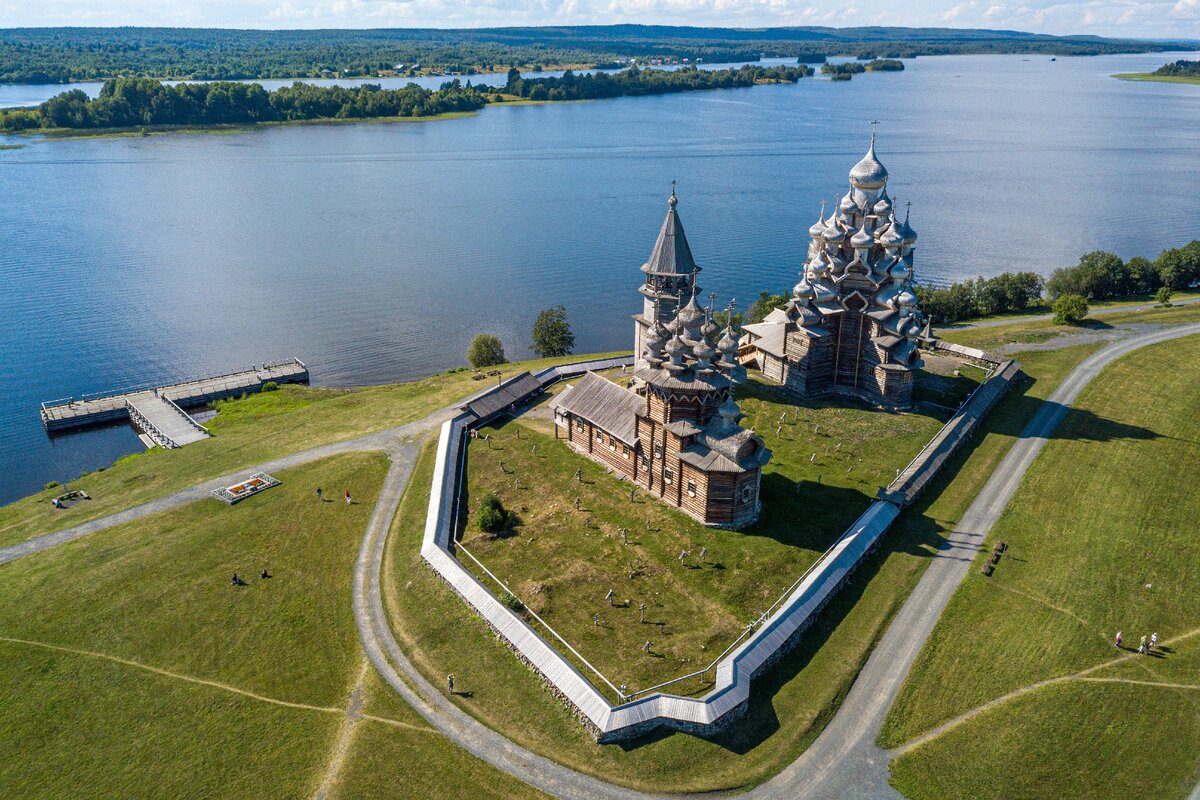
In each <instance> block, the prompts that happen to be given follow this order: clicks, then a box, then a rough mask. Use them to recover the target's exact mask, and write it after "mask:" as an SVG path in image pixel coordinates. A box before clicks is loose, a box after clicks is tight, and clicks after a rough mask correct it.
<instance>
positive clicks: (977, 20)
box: [0, 0, 1200, 38]
mask: <svg viewBox="0 0 1200 800" xmlns="http://www.w3.org/2000/svg"><path fill="white" fill-rule="evenodd" d="M617 22H626V23H644V24H667V25H732V26H741V27H756V26H768V25H831V26H836V27H845V26H852V25H910V26H927V25H934V26H948V27H961V28H976V27H978V28H1006V29H1016V30H1024V31H1034V32H1038V33H1054V34H1069V33H1090V34H1098V35H1103V36H1145V37H1159V38H1163V37H1186V38H1200V0H1162V2H1158V1H1156V0H841V2H824V3H821V4H819V5H817V4H813V3H810V2H805V0H534V1H533V2H518V1H517V0H38V1H37V2H34V0H0V27H12V26H31V25H32V26H40V25H169V26H175V25H179V26H204V27H239V28H317V27H322V28H324V27H328V28H374V27H428V26H436V27H478V26H487V25H555V24H610V23H617Z"/></svg>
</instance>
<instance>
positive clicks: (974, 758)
mask: <svg viewBox="0 0 1200 800" xmlns="http://www.w3.org/2000/svg"><path fill="white" fill-rule="evenodd" d="M1197 694H1200V692H1196V691H1191V692H1190V693H1188V692H1180V691H1172V690H1169V689H1162V688H1158V687H1145V686H1138V685H1134V684H1120V683H1117V684H1100V683H1078V682H1076V683H1069V684H1056V685H1053V686H1050V687H1047V688H1045V689H1042V690H1039V691H1038V692H1037V693H1035V694H1031V695H1026V696H1023V697H1021V698H1020V699H1018V700H1015V701H1013V702H1011V703H1007V704H1005V705H1003V706H999V707H998V708H997V709H995V710H993V711H988V712H985V713H984V714H982V715H980V716H979V717H978V718H976V719H975V720H972V721H971V722H968V723H966V724H964V725H962V726H961V727H959V728H956V729H954V730H953V731H951V732H950V733H948V734H946V735H945V736H944V737H942V739H939V740H937V743H936V744H931V745H926V746H923V747H919V748H917V749H915V750H912V751H910V752H909V753H907V754H905V755H903V756H901V757H900V758H898V759H896V760H895V761H893V762H892V764H891V770H892V778H891V779H892V783H893V784H894V785H895V786H896V787H897V788H898V789H900V791H902V792H903V793H904V794H905V796H907V797H910V798H913V800H941V798H970V799H971V800H993V799H994V800H1012V799H1013V798H1024V797H1029V798H1046V797H1086V798H1089V799H1090V800H1123V798H1129V797H1161V798H1168V797H1179V798H1183V797H1187V796H1188V793H1189V792H1190V791H1191V789H1192V787H1193V786H1195V782H1196V763H1197V762H1196V753H1197V752H1200V723H1198V722H1197V707H1196V700H1195V697H1194V695H1197Z"/></svg>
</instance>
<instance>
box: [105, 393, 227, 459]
mask: <svg viewBox="0 0 1200 800" xmlns="http://www.w3.org/2000/svg"><path fill="white" fill-rule="evenodd" d="M125 403H126V405H127V406H128V408H129V419H130V420H131V421H132V422H133V423H134V425H136V426H137V427H138V428H140V429H141V430H143V431H145V433H146V435H147V436H149V437H150V439H151V441H153V442H154V443H155V444H156V445H158V446H159V447H165V448H168V449H171V448H175V447H183V446H184V445H185V444H191V443H192V442H198V441H200V440H201V439H207V438H208V437H209V433H208V430H207V429H206V428H205V427H204V426H203V425H201V424H200V423H198V422H196V420H194V419H192V418H191V417H189V416H188V415H187V412H185V411H184V410H183V409H182V408H180V407H179V406H177V405H175V404H174V403H172V402H171V401H170V400H167V399H166V398H164V397H162V396H161V395H159V394H156V393H154V392H138V393H137V394H131V395H128V396H127V399H126V400H125Z"/></svg>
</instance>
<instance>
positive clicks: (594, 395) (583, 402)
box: [550, 372, 644, 445]
mask: <svg viewBox="0 0 1200 800" xmlns="http://www.w3.org/2000/svg"><path fill="white" fill-rule="evenodd" d="M643 404H644V401H643V400H642V398H641V397H639V396H638V394H637V392H631V391H629V390H628V389H623V388H621V387H620V386H618V385H617V384H615V383H613V382H612V381H610V380H606V379H604V378H601V377H600V376H599V375H597V374H596V373H594V372H587V373H584V376H583V377H582V378H580V379H579V382H578V383H576V384H575V385H574V386H573V387H571V389H570V391H563V392H562V393H561V394H559V395H558V397H556V398H554V400H553V401H551V403H550V408H552V409H554V410H556V411H559V410H561V411H565V412H567V413H570V414H573V415H575V416H577V417H582V418H583V419H585V420H587V421H588V422H590V423H592V424H593V425H595V426H596V427H598V428H600V429H601V430H603V431H604V432H606V433H609V434H611V435H612V436H614V437H615V438H616V439H618V440H619V441H622V442H624V443H625V444H628V445H633V444H636V443H637V416H636V415H637V412H638V410H639V409H641V407H642V405H643Z"/></svg>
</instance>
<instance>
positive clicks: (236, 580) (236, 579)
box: [230, 569, 271, 586]
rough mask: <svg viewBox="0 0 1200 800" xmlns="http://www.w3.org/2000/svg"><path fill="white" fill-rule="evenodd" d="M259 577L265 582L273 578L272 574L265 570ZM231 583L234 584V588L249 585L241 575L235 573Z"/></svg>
mask: <svg viewBox="0 0 1200 800" xmlns="http://www.w3.org/2000/svg"><path fill="white" fill-rule="evenodd" d="M258 577H259V578H260V579H261V580H264V581H265V580H266V579H267V578H270V577H271V573H269V572H267V571H266V570H265V569H264V570H263V571H262V572H260V573H258ZM230 583H232V584H233V585H234V586H246V585H247V584H246V582H245V581H244V580H242V577H241V576H240V575H238V574H237V573H236V572H235V573H233V579H232V580H231V581H230Z"/></svg>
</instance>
